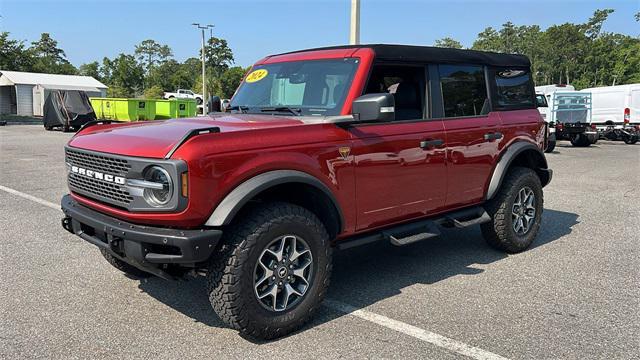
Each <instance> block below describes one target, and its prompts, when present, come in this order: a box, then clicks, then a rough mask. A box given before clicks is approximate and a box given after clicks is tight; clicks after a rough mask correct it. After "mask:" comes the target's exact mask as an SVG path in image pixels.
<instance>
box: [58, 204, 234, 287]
mask: <svg viewBox="0 0 640 360" xmlns="http://www.w3.org/2000/svg"><path fill="white" fill-rule="evenodd" d="M61 205H62V211H63V212H64V215H65V217H64V218H63V219H62V226H63V227H64V228H65V229H66V230H68V231H69V232H71V233H73V234H75V235H78V236H79V237H80V238H82V239H83V240H85V241H87V242H89V243H91V244H93V245H95V246H97V247H99V248H100V249H103V250H105V251H107V252H109V253H110V254H111V255H113V256H115V257H117V258H119V259H121V260H123V261H125V262H127V263H129V264H131V265H133V266H135V267H138V268H140V269H142V270H144V271H147V272H150V273H152V274H155V275H158V276H160V277H164V278H167V277H170V276H169V275H168V274H166V273H165V272H164V271H162V265H164V264H180V265H182V266H187V267H193V266H195V265H196V264H198V263H202V262H204V261H206V260H207V259H208V258H209V256H211V254H212V253H213V251H214V249H215V248H216V245H217V244H218V241H219V240H220V237H221V236H222V231H221V230H217V229H200V230H180V229H168V228H161V227H151V226H142V225H135V224H132V223H128V222H125V221H122V220H119V219H116V218H113V217H110V216H107V215H104V214H102V213H99V212H97V211H94V210H92V209H90V208H88V207H86V206H83V205H80V204H79V203H78V202H77V201H75V200H74V199H73V198H72V197H71V196H70V195H65V196H64V197H63V198H62V202H61Z"/></svg>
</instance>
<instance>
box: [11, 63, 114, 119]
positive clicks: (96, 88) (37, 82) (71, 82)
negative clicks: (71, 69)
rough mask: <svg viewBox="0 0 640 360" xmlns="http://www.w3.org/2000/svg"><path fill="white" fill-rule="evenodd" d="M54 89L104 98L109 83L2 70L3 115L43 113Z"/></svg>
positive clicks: (73, 76)
mask: <svg viewBox="0 0 640 360" xmlns="http://www.w3.org/2000/svg"><path fill="white" fill-rule="evenodd" d="M51 90H82V91H85V92H86V93H87V95H89V96H90V97H105V96H106V95H107V86H106V85H105V84H103V83H101V82H100V81H98V80H96V79H94V78H92V77H90V76H78V75H56V74H39V73H29V72H19V71H4V70H0V114H14V115H23V116H42V115H43V114H42V113H43V106H44V102H45V100H46V98H47V96H48V95H49V92H50V91H51Z"/></svg>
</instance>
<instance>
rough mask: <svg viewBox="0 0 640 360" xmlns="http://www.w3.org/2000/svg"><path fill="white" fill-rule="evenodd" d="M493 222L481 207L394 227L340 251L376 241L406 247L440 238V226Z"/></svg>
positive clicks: (350, 242) (349, 242)
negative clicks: (384, 241)
mask: <svg viewBox="0 0 640 360" xmlns="http://www.w3.org/2000/svg"><path fill="white" fill-rule="evenodd" d="M489 221H491V217H490V216H489V214H487V212H486V211H485V210H484V208H483V207H481V206H474V207H471V208H467V209H463V210H458V211H455V212H452V213H450V214H447V215H444V216H440V217H435V218H431V219H423V220H418V221H414V222H411V223H408V224H402V225H397V226H393V227H390V228H387V229H384V230H382V231H378V232H375V233H369V234H365V235H361V236H356V237H354V238H351V239H348V240H344V241H341V242H339V243H338V244H337V245H336V247H337V248H338V249H339V250H344V249H349V248H353V247H357V246H360V245H365V244H369V243H372V242H376V241H381V240H386V241H389V242H390V243H391V244H393V245H395V246H404V245H409V244H413V243H415V242H418V241H422V240H427V239H431V238H435V237H438V236H440V229H439V226H442V227H456V228H464V227H468V226H473V225H478V224H483V223H486V222H489Z"/></svg>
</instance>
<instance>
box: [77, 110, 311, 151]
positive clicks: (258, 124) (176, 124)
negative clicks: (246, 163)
mask: <svg viewBox="0 0 640 360" xmlns="http://www.w3.org/2000/svg"><path fill="white" fill-rule="evenodd" d="M302 124H303V122H302V121H300V120H297V119H295V118H292V117H276V116H272V115H252V114H233V115H231V114H229V115H217V116H203V117H198V118H185V119H172V120H165V121H148V122H135V123H130V124H107V125H94V126H92V127H90V128H87V129H86V130H84V131H82V132H80V133H78V134H77V135H76V136H75V137H73V138H72V139H71V140H70V141H69V145H70V146H72V147H77V148H82V149H87V150H93V151H99V152H105V153H112V154H120V155H128V156H139V157H148V158H163V157H164V156H165V155H166V154H167V153H168V152H169V151H170V150H171V149H172V148H173V146H174V145H175V144H176V143H178V142H179V141H180V140H181V139H182V138H183V137H184V135H185V134H187V133H188V132H189V131H191V130H194V129H201V128H208V127H214V126H215V127H218V128H220V132H232V131H244V130H253V129H265V128H276V127H284V126H296V125H302Z"/></svg>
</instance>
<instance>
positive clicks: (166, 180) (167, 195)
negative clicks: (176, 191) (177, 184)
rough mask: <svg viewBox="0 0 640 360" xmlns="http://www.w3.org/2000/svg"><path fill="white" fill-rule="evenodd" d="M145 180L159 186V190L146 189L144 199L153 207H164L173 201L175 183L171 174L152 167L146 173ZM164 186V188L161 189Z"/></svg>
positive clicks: (157, 167)
mask: <svg viewBox="0 0 640 360" xmlns="http://www.w3.org/2000/svg"><path fill="white" fill-rule="evenodd" d="M144 179H145V180H146V181H149V182H152V183H156V184H158V187H157V188H146V189H144V199H145V200H146V201H147V202H148V203H149V204H150V205H151V206H156V207H159V206H164V205H167V203H169V201H171V197H172V196H173V182H172V181H171V176H169V173H168V172H167V171H166V170H165V169H163V168H161V167H159V166H152V167H150V168H148V169H147V171H145V173H144ZM160 185H162V187H160Z"/></svg>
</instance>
